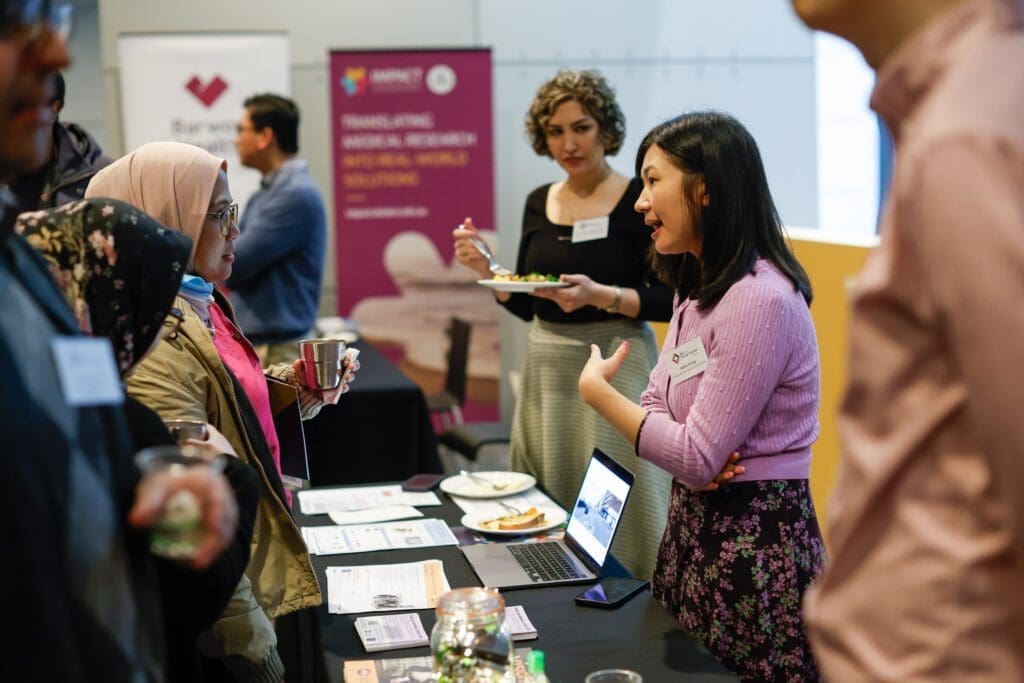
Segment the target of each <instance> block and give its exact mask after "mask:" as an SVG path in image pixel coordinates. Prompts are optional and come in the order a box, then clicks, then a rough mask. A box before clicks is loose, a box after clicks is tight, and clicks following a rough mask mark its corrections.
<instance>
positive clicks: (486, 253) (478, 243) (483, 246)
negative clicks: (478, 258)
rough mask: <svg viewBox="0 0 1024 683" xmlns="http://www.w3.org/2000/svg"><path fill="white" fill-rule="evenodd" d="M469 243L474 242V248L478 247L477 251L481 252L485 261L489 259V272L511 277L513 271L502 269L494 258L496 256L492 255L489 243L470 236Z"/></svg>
mask: <svg viewBox="0 0 1024 683" xmlns="http://www.w3.org/2000/svg"><path fill="white" fill-rule="evenodd" d="M469 241H470V242H472V243H473V246H474V247H476V250H477V251H479V252H480V254H481V255H483V257H484V258H485V259H487V269H488V270H489V271H491V272H492V273H494V274H495V275H511V274H512V271H511V270H509V269H508V268H502V267H501V264H500V263H498V261H497V260H496V259H495V258H494V254H492V253H491V250H490V249H489V248H488V247H487V243H486V242H484V241H483V240H482V239H480V238H479V237H477V236H476V235H470V236H469Z"/></svg>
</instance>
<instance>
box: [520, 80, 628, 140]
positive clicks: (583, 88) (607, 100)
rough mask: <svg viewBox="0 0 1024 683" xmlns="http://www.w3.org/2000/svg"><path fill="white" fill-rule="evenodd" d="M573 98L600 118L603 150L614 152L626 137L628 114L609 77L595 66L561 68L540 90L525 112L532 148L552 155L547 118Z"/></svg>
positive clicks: (598, 121) (527, 132) (527, 131)
mask: <svg viewBox="0 0 1024 683" xmlns="http://www.w3.org/2000/svg"><path fill="white" fill-rule="evenodd" d="M571 100H575V101H577V102H579V103H580V106H582V107H583V110H584V111H586V112H587V114H589V115H590V116H593V117H594V119H596V120H597V127H598V129H599V131H600V135H601V144H603V145H604V153H605V154H606V155H608V156H615V154H616V153H617V152H618V151H619V150H620V149H621V148H622V141H623V140H624V139H625V138H626V117H625V116H623V115H622V110H621V109H619V105H618V103H617V102H616V101H615V91H614V90H613V89H612V87H611V86H610V85H608V81H606V80H605V79H604V76H602V75H601V74H600V73H598V72H597V71H593V70H585V71H577V70H575V69H562V70H560V71H559V72H558V73H557V74H555V77H554V78H552V79H551V80H550V81H548V82H547V83H545V84H544V85H542V86H540V89H539V90H537V96H536V97H534V98H533V102H532V103H531V104H530V110H529V112H528V113H527V115H526V134H527V137H528V138H529V140H530V144H531V145H533V151H535V152H536V153H537V154H538V155H539V156H551V152H549V151H548V142H547V131H546V127H547V124H548V121H550V120H551V117H552V116H553V115H554V113H555V110H556V109H558V107H560V106H561V105H563V104H565V103H566V102H569V101H571Z"/></svg>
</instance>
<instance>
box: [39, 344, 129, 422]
mask: <svg viewBox="0 0 1024 683" xmlns="http://www.w3.org/2000/svg"><path fill="white" fill-rule="evenodd" d="M50 348H51V350H52V351H53V360H54V363H55V364H56V366H57V375H58V376H59V377H60V388H61V391H62V392H63V393H64V400H65V401H67V403H68V405H71V406H102V405H120V404H121V403H122V402H123V401H124V390H123V389H122V387H121V375H120V374H119V373H118V372H117V363H116V362H115V361H114V349H113V347H112V346H111V345H110V340H109V339H104V338H99V337H56V338H54V340H53V342H52V344H51V346H50Z"/></svg>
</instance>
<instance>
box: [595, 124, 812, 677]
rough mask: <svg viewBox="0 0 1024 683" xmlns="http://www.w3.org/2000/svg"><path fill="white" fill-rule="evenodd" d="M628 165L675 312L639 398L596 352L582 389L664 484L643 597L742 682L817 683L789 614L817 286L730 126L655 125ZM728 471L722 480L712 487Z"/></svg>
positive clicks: (803, 484)
mask: <svg viewBox="0 0 1024 683" xmlns="http://www.w3.org/2000/svg"><path fill="white" fill-rule="evenodd" d="M636 166H637V169H636V170H637V175H638V176H639V177H641V178H642V180H643V191H642V192H641V194H640V198H639V199H638V200H637V202H636V210H637V211H639V212H640V213H643V214H644V221H645V222H646V223H647V225H649V226H650V227H651V229H652V231H653V232H652V235H651V239H652V240H653V243H654V250H655V252H656V253H655V255H654V263H655V269H656V270H657V271H658V273H659V275H660V276H661V277H662V279H663V280H665V281H666V282H667V283H668V284H670V285H671V286H672V287H674V288H675V290H676V300H675V309H674V313H673V317H672V321H671V323H670V324H669V325H670V327H669V332H668V335H667V336H666V339H665V344H664V346H663V348H662V351H661V356H660V359H659V362H658V365H657V366H656V367H655V369H654V370H653V371H652V372H651V379H650V383H649V384H648V387H647V391H645V392H644V394H643V396H642V397H641V399H640V403H639V405H638V404H636V403H633V402H632V401H630V400H629V399H627V398H626V397H624V396H623V395H621V394H619V393H618V392H617V391H615V389H614V388H613V387H612V386H611V384H610V380H611V378H612V377H614V376H615V373H616V372H617V371H618V368H619V365H620V363H621V362H622V360H623V358H624V357H625V355H626V351H627V349H625V348H619V349H618V350H616V352H615V353H614V354H613V355H612V356H610V357H609V358H607V359H605V358H602V357H601V354H600V351H599V350H598V349H597V348H596V347H595V348H593V349H592V355H591V358H590V361H589V362H588V363H587V365H586V367H585V368H584V369H583V372H582V374H581V375H580V381H579V386H580V393H581V394H582V396H583V399H584V400H585V401H587V403H589V404H590V405H591V406H593V407H594V408H595V409H596V410H597V411H598V412H599V413H600V414H601V415H602V416H603V417H604V418H605V419H607V420H608V421H609V422H610V423H611V424H612V425H613V426H615V428H616V429H618V431H620V432H621V433H622V434H623V435H624V436H626V438H628V439H630V440H631V441H633V442H634V443H635V444H636V450H637V455H638V456H640V457H641V458H643V459H646V460H649V461H651V462H653V463H655V464H657V465H658V466H659V467H662V468H664V469H665V470H667V471H668V472H670V473H671V474H672V475H673V477H674V481H673V487H672V499H671V503H670V505H669V511H668V526H667V528H666V529H665V535H664V537H663V538H662V541H661V548H660V549H659V552H658V561H657V566H656V567H655V572H654V580H653V584H652V589H653V592H654V595H655V596H656V597H657V598H658V599H659V600H660V601H661V603H662V604H664V605H665V607H667V608H668V609H669V610H670V611H671V612H672V613H673V614H674V615H675V616H676V618H677V619H678V620H679V621H680V623H682V624H683V626H685V627H686V628H687V629H689V630H690V631H691V632H692V633H693V634H694V635H696V636H697V637H698V638H700V639H701V640H702V641H703V642H704V644H705V646H707V648H708V649H709V650H710V651H711V652H712V653H714V654H715V656H716V657H718V659H719V660H720V661H722V663H723V664H725V665H726V666H728V667H729V668H730V669H732V670H733V671H735V672H736V673H737V674H738V675H739V676H740V677H741V678H743V679H744V680H757V681H771V680H780V681H781V680H784V681H807V680H817V679H818V672H817V669H816V667H815V665H814V660H813V659H812V657H811V652H810V649H809V647H808V645H807V640H806V637H805V634H804V628H803V624H802V622H801V618H800V601H801V597H802V595H803V592H804V590H805V589H806V587H807V586H808V584H809V583H810V582H811V581H812V580H813V579H814V578H815V577H816V576H817V575H818V573H819V571H820V570H821V567H822V563H823V562H824V558H825V551H824V544H823V542H822V538H821V532H820V531H819V529H818V522H817V519H816V517H815V513H814V504H813V503H812V501H811V494H810V488H809V487H808V482H807V480H808V476H809V468H810V461H811V444H812V443H813V442H814V440H815V438H816V437H817V435H818V419H817V416H818V403H819V367H818V349H817V344H816V341H815V335H814V326H813V324H812V322H811V316H810V312H809V311H808V305H809V303H810V300H811V287H810V283H809V281H808V278H807V275H806V273H805V272H804V270H803V268H801V266H800V264H799V263H798V262H797V260H796V258H795V257H794V256H793V254H792V253H791V252H790V250H789V247H788V246H787V244H786V241H785V238H784V237H783V233H782V225H781V221H780V220H779V217H778V212H777V211H776V209H775V205H774V202H773V201H772V198H771V194H770V192H769V190H768V182H767V179H766V177H765V172H764V167H763V165H762V163H761V157H760V154H759V153H758V150H757V145H756V143H755V142H754V139H753V138H752V137H751V136H750V133H749V132H747V130H746V129H745V128H744V127H743V126H742V125H741V124H740V123H739V122H737V121H736V120H735V119H733V118H732V117H729V116H726V115H723V114H717V113H696V114H687V115H683V116H680V117H678V118H676V119H673V120H671V121H668V122H666V123H664V124H661V125H660V126H658V127H656V128H655V129H654V130H652V131H651V132H650V133H648V135H647V137H645V138H644V141H643V142H642V143H641V145H640V149H639V151H638V153H637V164H636ZM734 451H739V453H741V454H742V455H741V458H740V460H739V462H738V463H735V464H733V461H732V459H731V458H730V454H732V453H733V452H734ZM723 469H724V470H725V472H726V473H727V475H728V473H730V472H731V473H732V475H733V476H731V477H728V476H727V475H726V476H723V477H719V481H723V479H727V480H728V483H725V484H723V485H720V486H718V487H717V489H716V490H709V486H708V485H709V484H712V483H713V482H714V481H715V479H716V475H719V472H720V471H722V470H723ZM627 514H628V512H627Z"/></svg>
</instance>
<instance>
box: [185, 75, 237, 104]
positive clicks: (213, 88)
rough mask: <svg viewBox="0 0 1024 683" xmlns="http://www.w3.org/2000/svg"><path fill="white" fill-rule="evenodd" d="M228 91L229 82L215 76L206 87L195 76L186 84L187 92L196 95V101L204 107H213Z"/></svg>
mask: <svg viewBox="0 0 1024 683" xmlns="http://www.w3.org/2000/svg"><path fill="white" fill-rule="evenodd" d="M227 89H228V84H227V82H225V80H224V79H223V78H221V77H220V76H214V77H213V79H212V80H211V81H210V82H209V83H207V84H206V85H203V82H202V81H201V80H199V77H198V76H193V77H192V78H190V79H189V81H188V83H186V84H185V90H188V91H189V92H190V93H192V94H193V95H195V96H196V99H197V100H199V101H200V102H202V103H203V106H204V107H210V106H212V105H213V103H214V102H216V101H217V98H218V97H220V96H221V95H223V94H224V91H225V90H227Z"/></svg>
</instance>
